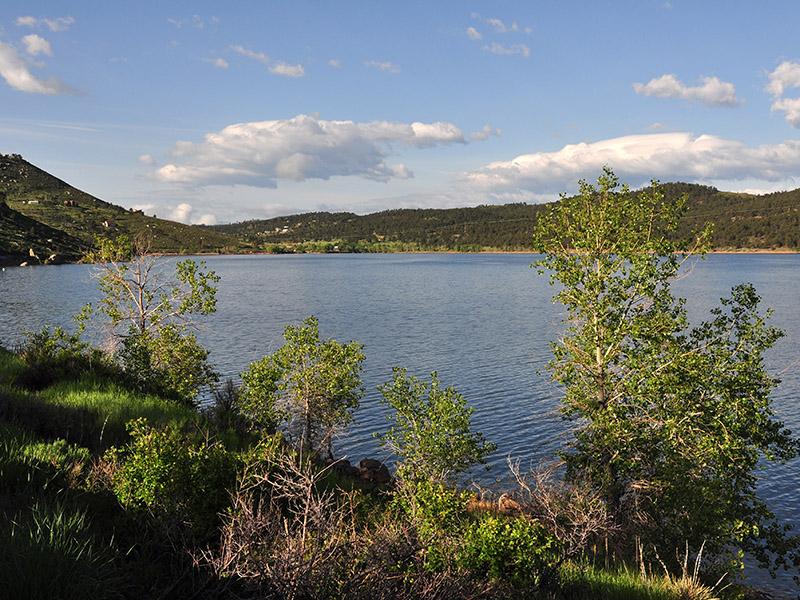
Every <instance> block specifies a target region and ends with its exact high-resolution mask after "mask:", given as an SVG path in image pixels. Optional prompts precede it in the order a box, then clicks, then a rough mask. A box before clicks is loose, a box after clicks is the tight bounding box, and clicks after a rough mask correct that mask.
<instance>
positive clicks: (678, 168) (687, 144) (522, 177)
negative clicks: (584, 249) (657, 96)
mask: <svg viewBox="0 0 800 600" xmlns="http://www.w3.org/2000/svg"><path fill="white" fill-rule="evenodd" d="M606 165H608V166H610V167H611V168H612V169H614V172H615V173H616V174H617V175H619V176H620V177H622V178H626V179H628V181H629V183H631V185H641V184H643V183H646V182H647V181H649V180H650V179H651V178H653V177H655V178H658V179H662V180H681V181H687V180H688V181H712V180H743V179H747V178H751V179H757V180H764V181H778V180H781V179H785V178H789V177H795V176H800V141H798V140H789V141H786V142H783V143H781V144H776V145H762V146H758V147H755V148H751V147H747V146H745V145H744V144H742V143H741V142H737V141H732V140H725V139H722V138H719V137H716V136H712V135H701V136H697V137H694V136H692V134H690V133H657V134H642V135H630V136H625V137H620V138H614V139H609V140H603V141H600V142H594V143H581V144H571V145H567V146H564V147H563V148H562V149H561V150H558V151H556V152H539V153H536V154H526V155H522V156H518V157H516V158H514V159H513V160H510V161H505V162H494V163H491V164H489V165H487V166H485V167H483V168H480V169H476V170H474V171H469V172H467V173H464V174H463V175H462V176H461V181H462V182H463V183H466V184H467V185H468V186H470V187H471V188H473V189H477V190H484V191H487V192H502V191H507V190H531V191H536V192H539V193H548V192H560V191H563V190H565V189H567V188H574V187H575V186H574V184H575V182H577V181H578V180H579V179H591V178H592V177H593V176H595V175H596V174H599V173H600V171H601V170H602V168H603V166H606Z"/></svg>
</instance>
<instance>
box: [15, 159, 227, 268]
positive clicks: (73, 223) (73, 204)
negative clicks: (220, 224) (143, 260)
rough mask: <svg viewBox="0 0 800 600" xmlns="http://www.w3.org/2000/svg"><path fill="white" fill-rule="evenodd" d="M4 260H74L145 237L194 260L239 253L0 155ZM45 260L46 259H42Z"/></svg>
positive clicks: (221, 241) (205, 234)
mask: <svg viewBox="0 0 800 600" xmlns="http://www.w3.org/2000/svg"><path fill="white" fill-rule="evenodd" d="M0 194H4V195H5V207H4V208H2V216H0V218H2V225H3V230H2V236H0V255H10V256H11V257H13V258H19V257H20V256H23V257H25V256H28V255H29V253H30V250H31V249H33V250H34V252H35V253H36V254H37V255H39V256H40V258H42V259H43V260H44V258H45V256H49V255H50V254H53V253H57V254H61V255H63V257H64V259H65V260H76V259H77V258H79V257H80V256H81V255H82V254H83V253H84V252H85V251H86V250H89V249H90V248H92V247H93V245H94V243H95V240H96V239H97V238H103V237H112V238H115V237H117V236H118V235H121V234H125V235H128V236H129V237H131V238H133V237H136V236H137V235H141V234H147V237H148V238H149V239H150V240H151V244H152V246H151V247H152V249H153V250H154V251H159V252H170V253H180V254H196V253H203V252H234V251H238V250H239V246H240V244H239V242H238V240H237V239H236V238H234V237H231V236H229V235H226V234H224V233H221V232H216V231H211V230H208V229H201V228H199V227H196V226H193V225H184V224H182V223H175V222H173V221H168V220H166V219H157V218H155V217H148V216H146V215H144V214H143V213H142V211H138V210H129V209H125V208H122V207H121V206H117V205H115V204H111V203H109V202H105V201H103V200H100V199H99V198H96V197H94V196H92V195H90V194H87V193H86V192H83V191H81V190H79V189H76V188H74V187H72V186H71V185H69V184H68V183H66V182H64V181H62V180H61V179H58V178H57V177H54V176H53V175H51V174H50V173H47V172H46V171H43V170H42V169H40V168H38V167H36V166H34V165H32V164H31V163H29V162H28V161H26V160H25V159H23V158H22V157H21V156H19V155H18V154H9V155H0ZM59 232H60V233H59ZM42 254H44V255H45V256H42Z"/></svg>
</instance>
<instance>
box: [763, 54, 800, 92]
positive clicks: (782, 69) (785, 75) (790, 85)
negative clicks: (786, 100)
mask: <svg viewBox="0 0 800 600" xmlns="http://www.w3.org/2000/svg"><path fill="white" fill-rule="evenodd" d="M768 76H769V83H768V84H767V87H766V88H764V91H765V92H767V93H769V94H772V95H773V96H775V97H780V96H783V94H784V93H785V92H786V90H787V89H795V88H798V87H800V63H797V62H794V61H789V60H785V61H783V62H782V63H781V64H780V65H778V67H777V68H776V69H775V70H774V71H773V72H772V73H769V75H768Z"/></svg>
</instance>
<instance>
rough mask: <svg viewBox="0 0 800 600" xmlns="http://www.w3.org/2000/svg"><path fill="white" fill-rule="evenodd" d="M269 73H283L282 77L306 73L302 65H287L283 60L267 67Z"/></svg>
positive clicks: (300, 75)
mask: <svg viewBox="0 0 800 600" xmlns="http://www.w3.org/2000/svg"><path fill="white" fill-rule="evenodd" d="M269 72H270V73H274V74H275V75H283V76H284V77H293V78H297V77H302V76H303V75H305V74H306V70H305V69H304V68H303V65H287V64H286V63H284V62H280V61H279V62H276V63H275V64H274V65H272V66H271V67H270V68H269Z"/></svg>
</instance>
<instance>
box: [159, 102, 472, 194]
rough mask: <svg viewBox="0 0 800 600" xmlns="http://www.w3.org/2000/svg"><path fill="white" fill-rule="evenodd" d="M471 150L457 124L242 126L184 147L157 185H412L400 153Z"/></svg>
mask: <svg viewBox="0 0 800 600" xmlns="http://www.w3.org/2000/svg"><path fill="white" fill-rule="evenodd" d="M454 143H466V140H465V138H464V134H463V132H462V131H461V130H460V129H459V128H458V127H456V126H455V125H453V124H452V123H445V122H437V123H394V122H388V121H372V122H369V123H355V122H353V121H325V120H321V119H318V118H316V117H314V116H311V115H298V116H297V117H294V118H292V119H286V120H279V121H262V122H255V123H238V124H236V125H230V126H228V127H226V128H225V129H223V130H222V131H219V132H217V133H209V134H207V135H206V136H205V139H204V140H203V141H202V142H200V143H197V144H194V143H191V142H185V141H179V142H177V143H176V144H175V147H174V148H173V151H172V157H173V159H176V160H175V161H174V162H173V163H171V164H168V165H165V166H164V167H162V168H160V169H158V170H157V171H156V172H155V173H154V177H155V178H156V179H158V180H161V181H165V182H172V183H180V184H186V185H198V186H202V185H236V184H241V185H252V186H261V187H277V181H278V180H285V179H288V180H293V181H304V180H306V179H329V178H331V177H334V176H353V175H355V176H358V177H362V178H364V179H370V180H374V181H388V180H390V179H393V178H399V179H407V178H411V177H413V173H412V172H411V171H410V170H409V169H408V168H407V167H406V166H405V165H402V164H398V165H387V164H386V162H385V160H386V157H387V156H388V155H389V154H390V153H391V152H392V151H393V149H394V148H395V147H396V146H406V147H415V148H430V147H434V146H439V145H447V144H454Z"/></svg>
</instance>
